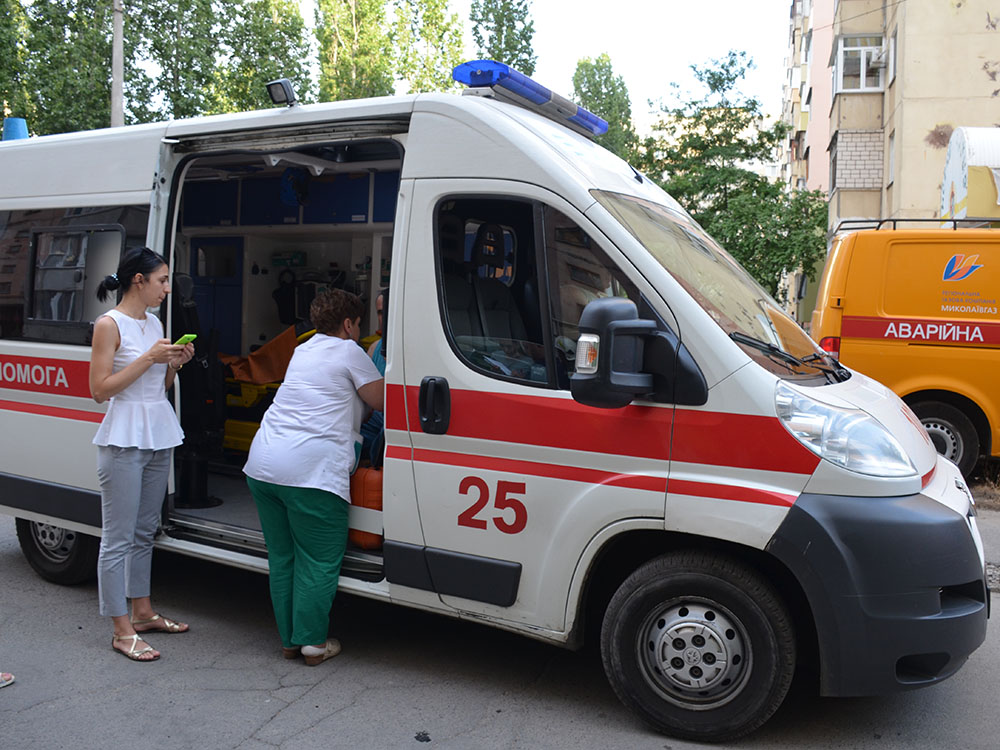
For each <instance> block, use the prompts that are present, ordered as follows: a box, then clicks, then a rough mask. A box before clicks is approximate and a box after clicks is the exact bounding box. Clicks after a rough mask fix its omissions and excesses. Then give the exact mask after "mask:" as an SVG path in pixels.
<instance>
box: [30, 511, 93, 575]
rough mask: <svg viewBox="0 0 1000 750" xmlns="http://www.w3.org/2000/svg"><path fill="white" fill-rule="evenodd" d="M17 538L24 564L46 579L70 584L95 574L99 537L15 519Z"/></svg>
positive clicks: (46, 524)
mask: <svg viewBox="0 0 1000 750" xmlns="http://www.w3.org/2000/svg"><path fill="white" fill-rule="evenodd" d="M17 541H18V543H19V544H20V545H21V552H23V553H24V556H25V558H27V560H28V564H29V565H30V566H31V567H32V568H34V570H35V572H36V573H38V575H40V576H41V577H42V578H44V579H45V580H46V581H51V582H52V583H61V584H65V585H71V584H75V583H83V582H84V581H89V580H90V579H91V578H93V577H94V576H95V575H96V573H97V553H98V552H99V550H100V546H101V540H100V539H98V538H97V537H95V536H89V535H88V534H80V533H78V532H76V531H70V530H69V529H64V528H61V527H59V526H53V525H52V524H48V523H39V522H37V521H27V520H25V519H23V518H18V519H17Z"/></svg>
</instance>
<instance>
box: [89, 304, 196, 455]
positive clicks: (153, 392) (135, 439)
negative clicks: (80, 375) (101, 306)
mask: <svg viewBox="0 0 1000 750" xmlns="http://www.w3.org/2000/svg"><path fill="white" fill-rule="evenodd" d="M105 315H107V316H108V317H109V318H111V319H112V320H113V321H115V324H116V325H117V326H118V335H119V337H120V339H121V343H120V344H119V346H118V350H117V351H116V352H115V358H114V362H113V364H112V366H111V372H112V373H116V372H120V371H121V370H123V369H125V367H127V366H128V365H129V364H131V363H132V362H134V361H135V360H136V359H138V358H139V356H140V355H142V354H143V353H145V352H146V351H148V350H149V348H150V347H151V346H152V345H153V344H155V343H156V342H157V340H158V339H162V338H163V324H162V323H160V319H159V318H158V317H156V316H155V315H152V314H149V313H147V314H146V319H145V320H136V319H135V318H132V317H130V316H128V315H125V314H124V313H122V312H119V311H118V310H109V311H108V312H107V313H105ZM102 317H103V316H102ZM166 376H167V365H165V364H162V365H160V364H155V365H153V366H152V367H150V368H149V369H148V370H146V372H144V373H143V374H142V375H141V376H140V377H139V378H138V379H136V380H135V381H134V382H133V383H132V384H131V385H129V387H128V388H126V389H125V390H123V391H120V392H119V393H117V394H115V395H114V396H112V397H111V399H110V401H109V403H108V411H107V414H105V415H104V419H103V420H102V421H101V426H100V427H98V428H97V435H95V436H94V445H101V446H109V445H113V446H116V447H119V448H143V449H147V450H161V449H163V448H173V447H174V446H176V445H180V444H181V443H182V442H183V441H184V431H183V430H182V429H181V426H180V423H179V422H178V421H177V414H176V413H174V407H173V406H172V405H171V403H170V402H169V401H168V400H167V393H166V390H165V389H164V387H163V383H164V381H165V379H166Z"/></svg>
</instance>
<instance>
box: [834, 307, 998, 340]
mask: <svg viewBox="0 0 1000 750" xmlns="http://www.w3.org/2000/svg"><path fill="white" fill-rule="evenodd" d="M970 314H975V313H970ZM840 336H841V338H842V339H844V338H854V339H878V340H879V341H906V342H909V343H917V344H919V343H925V342H926V343H934V344H958V345H969V344H973V345H982V346H988V345H1000V323H992V322H986V321H981V320H975V319H973V320H968V319H966V320H940V319H935V318H879V317H872V316H864V315H845V316H844V319H843V320H842V322H841V325H840ZM841 348H843V347H841Z"/></svg>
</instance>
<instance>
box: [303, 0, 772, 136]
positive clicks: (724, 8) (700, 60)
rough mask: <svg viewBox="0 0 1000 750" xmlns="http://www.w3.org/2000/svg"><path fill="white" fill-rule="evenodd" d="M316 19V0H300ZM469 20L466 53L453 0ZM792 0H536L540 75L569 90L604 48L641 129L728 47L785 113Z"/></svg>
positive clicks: (692, 88)
mask: <svg viewBox="0 0 1000 750" xmlns="http://www.w3.org/2000/svg"><path fill="white" fill-rule="evenodd" d="M299 2H300V4H301V6H302V13H303V16H304V17H305V19H306V23H307V24H309V25H310V26H311V25H312V23H313V7H314V5H313V2H314V0H299ZM448 2H449V5H450V7H451V10H452V11H453V12H454V13H456V14H458V17H459V20H460V21H461V22H462V24H463V26H464V28H465V43H466V56H465V59H468V60H472V59H475V58H476V57H477V55H476V54H475V47H474V45H473V42H472V34H471V30H470V29H471V26H470V23H469V5H470V4H471V0H448ZM790 7H791V0H694V2H690V1H687V0H531V17H532V19H533V20H534V22H535V36H534V40H533V47H534V50H535V55H536V57H537V58H538V62H537V65H536V68H535V72H534V74H533V75H532V78H534V79H535V80H536V81H538V82H539V83H540V84H542V85H543V86H547V87H548V88H550V89H552V90H553V91H555V92H557V93H559V94H562V95H563V96H566V97H569V96H571V95H572V93H573V71H574V70H576V64H577V62H578V61H579V60H580V59H582V58H584V57H590V58H594V57H597V56H598V55H600V54H601V53H602V52H607V53H608V55H609V56H610V57H611V65H612V68H613V69H614V71H615V73H616V74H617V75H620V76H621V77H622V78H623V79H624V80H625V85H626V86H627V87H628V91H629V97H630V98H631V103H632V118H633V120H634V121H635V123H636V128H637V129H638V130H639V131H640V132H645V131H646V130H648V128H649V126H650V125H651V124H652V122H653V121H654V120H653V116H652V115H651V114H650V108H649V106H648V105H647V101H648V100H650V99H652V100H654V101H655V100H660V99H664V98H666V97H669V96H670V92H671V88H670V83H677V84H679V85H680V86H681V91H682V92H697V93H699V94H700V92H701V91H702V89H700V88H697V81H695V79H694V76H693V75H692V73H691V68H690V67H689V66H690V65H692V64H695V65H699V66H704V65H705V63H707V62H708V61H709V60H712V59H719V58H722V57H724V56H725V55H726V54H727V53H728V52H729V50H738V51H744V52H747V53H749V55H750V57H751V58H752V59H753V61H754V64H755V68H754V69H753V70H751V71H750V72H749V73H748V75H747V77H746V79H745V80H744V81H743V82H742V84H741V86H740V90H741V91H742V92H743V93H746V94H752V95H754V96H756V97H757V98H758V99H760V101H761V102H762V104H763V109H764V114H765V115H766V116H770V117H778V116H779V115H780V114H781V111H780V110H781V93H782V84H783V82H784V80H785V77H786V71H785V63H784V60H785V56H786V55H787V52H788V23H789V11H790Z"/></svg>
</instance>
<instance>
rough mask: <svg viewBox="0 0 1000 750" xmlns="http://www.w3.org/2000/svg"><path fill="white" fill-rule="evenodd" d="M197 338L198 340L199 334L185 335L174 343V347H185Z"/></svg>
mask: <svg viewBox="0 0 1000 750" xmlns="http://www.w3.org/2000/svg"><path fill="white" fill-rule="evenodd" d="M196 338H198V334H197V333H185V334H184V335H183V336H181V337H180V338H179V339H177V340H176V341H175V342H174V346H184V345H185V344H190V343H191V342H192V341H194V340H195V339H196Z"/></svg>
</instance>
